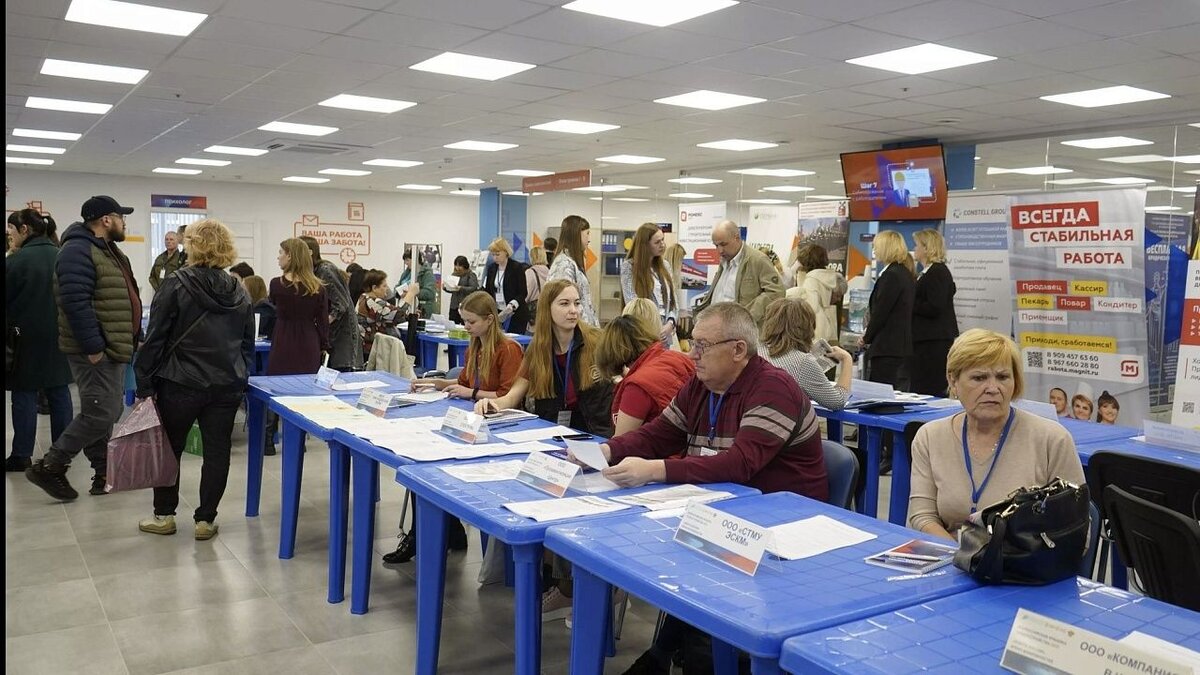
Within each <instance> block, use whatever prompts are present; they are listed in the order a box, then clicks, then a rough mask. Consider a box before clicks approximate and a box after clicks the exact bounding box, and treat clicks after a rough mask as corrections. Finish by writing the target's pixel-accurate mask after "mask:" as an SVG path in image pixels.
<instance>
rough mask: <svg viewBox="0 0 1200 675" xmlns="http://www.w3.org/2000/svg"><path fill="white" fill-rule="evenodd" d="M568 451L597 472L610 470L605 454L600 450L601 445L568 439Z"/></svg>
mask: <svg viewBox="0 0 1200 675" xmlns="http://www.w3.org/2000/svg"><path fill="white" fill-rule="evenodd" d="M566 443H567V450H570V451H571V454H572V455H575V459H577V460H579V461H581V462H583V463H584V464H585V465H587V466H590V467H591V468H593V469H595V470H597V471H603V470H604V469H607V468H608V460H607V459H604V452H603V451H602V450H601V449H600V444H599V443H597V442H595V441H572V440H570V439H567V441H566Z"/></svg>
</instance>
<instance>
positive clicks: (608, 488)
mask: <svg viewBox="0 0 1200 675" xmlns="http://www.w3.org/2000/svg"><path fill="white" fill-rule="evenodd" d="M571 489H572V490H579V491H580V492H586V493H588V494H590V495H594V494H599V493H601V492H612V491H613V490H620V489H621V486H620V485H617V484H616V483H614V482H612V481H611V480H609V479H607V478H605V477H604V474H602V473H600V472H599V471H593V472H591V473H578V474H576V475H575V478H573V479H571Z"/></svg>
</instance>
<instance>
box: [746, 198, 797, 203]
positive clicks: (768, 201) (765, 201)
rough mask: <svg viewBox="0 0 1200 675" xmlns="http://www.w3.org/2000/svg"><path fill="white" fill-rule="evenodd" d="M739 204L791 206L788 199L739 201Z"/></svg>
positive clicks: (790, 201)
mask: <svg viewBox="0 0 1200 675" xmlns="http://www.w3.org/2000/svg"><path fill="white" fill-rule="evenodd" d="M738 203H739V204H791V203H792V200H790V199H739V200H738Z"/></svg>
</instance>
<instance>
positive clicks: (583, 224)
mask: <svg viewBox="0 0 1200 675" xmlns="http://www.w3.org/2000/svg"><path fill="white" fill-rule="evenodd" d="M591 240H592V226H591V224H590V223H588V221H587V220H586V219H584V218H583V216H567V217H566V218H563V221H562V232H561V233H560V234H559V235H558V251H557V252H556V253H555V254H554V263H553V264H552V265H550V276H549V277H547V278H548V279H549V280H550V281H554V280H555V279H564V280H566V281H569V282H571V283H572V284H574V285H575V288H576V289H578V290H579V301H580V310H579V311H580V313H581V316H580V318H581V319H582V320H583V322H584V323H587V324H588V325H591V326H598V325H600V324H599V322H598V321H596V309H595V307H593V306H592V285H591V282H589V281H588V278H587V273H586V272H585V271H584V252H585V251H587V247H588V244H589V243H591Z"/></svg>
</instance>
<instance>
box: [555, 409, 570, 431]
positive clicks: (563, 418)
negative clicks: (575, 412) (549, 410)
mask: <svg viewBox="0 0 1200 675" xmlns="http://www.w3.org/2000/svg"><path fill="white" fill-rule="evenodd" d="M558 423H559V424H560V425H561V426H564V427H569V426H571V411H570V410H559V411H558Z"/></svg>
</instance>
